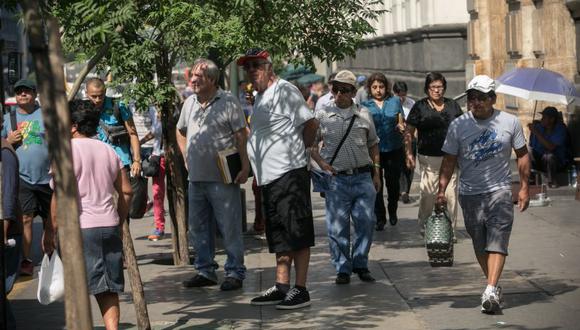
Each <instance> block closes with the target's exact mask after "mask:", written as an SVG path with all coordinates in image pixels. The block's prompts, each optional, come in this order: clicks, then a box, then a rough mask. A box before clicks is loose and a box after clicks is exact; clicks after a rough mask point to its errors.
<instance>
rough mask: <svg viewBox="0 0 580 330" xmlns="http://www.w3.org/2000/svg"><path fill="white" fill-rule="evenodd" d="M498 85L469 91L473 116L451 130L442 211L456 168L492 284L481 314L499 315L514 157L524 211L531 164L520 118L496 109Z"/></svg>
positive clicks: (470, 227) (476, 85) (480, 81)
mask: <svg viewBox="0 0 580 330" xmlns="http://www.w3.org/2000/svg"><path fill="white" fill-rule="evenodd" d="M494 89H495V83H494V80H493V79H491V78H490V77H488V76H484V75H481V76H476V77H475V78H473V80H471V82H470V83H469V85H468V89H467V106H468V109H469V112H467V113H465V114H463V115H462V116H460V117H458V118H456V119H455V120H454V121H452V122H451V124H450V125H449V129H448V131H447V137H446V139H445V142H444V144H443V149H442V150H443V152H444V153H445V155H444V156H443V162H442V164H441V171H440V175H439V191H438V192H437V201H436V207H437V208H438V209H442V208H444V207H445V206H446V204H447V199H446V197H445V190H446V188H447V185H448V184H449V181H450V179H451V175H452V174H453V170H454V168H455V166H456V165H457V164H458V165H459V169H460V173H459V203H460V205H461V208H462V209H463V218H464V220H465V228H466V229H467V232H468V233H469V235H470V236H471V239H472V241H473V247H474V250H475V256H476V257H477V261H478V262H479V265H480V266H481V269H482V271H483V273H484V275H485V277H486V279H487V287H486V288H485V291H484V292H483V294H482V296H481V311H482V312H483V313H494V312H496V311H498V310H500V308H501V302H502V296H501V291H502V289H501V286H499V285H498V282H499V278H500V276H501V272H502V270H503V266H504V264H505V259H506V256H507V255H508V245H509V239H510V235H511V230H512V223H513V219H514V211H513V208H514V206H513V203H512V190H511V171H510V156H511V151H512V149H514V150H515V153H516V156H517V166H518V172H519V175H520V182H521V188H520V191H519V193H518V208H519V210H520V212H523V211H524V210H525V209H526V208H527V207H528V204H529V190H528V176H529V171H530V160H529V157H528V150H527V147H526V141H525V139H524V134H523V131H522V126H521V124H520V122H519V121H518V119H517V117H515V116H513V115H511V114H509V113H507V112H504V111H499V110H496V109H494V108H493V105H494V104H495V101H496V95H495V92H494Z"/></svg>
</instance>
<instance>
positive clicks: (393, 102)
mask: <svg viewBox="0 0 580 330" xmlns="http://www.w3.org/2000/svg"><path fill="white" fill-rule="evenodd" d="M362 106H364V107H365V108H367V109H368V110H369V112H370V113H371V115H372V116H373V121H374V123H375V128H376V130H377V135H378V136H379V139H380V141H379V150H380V151H381V152H389V151H393V150H397V149H400V148H402V147H403V135H402V134H401V133H400V132H399V131H398V130H397V124H398V115H399V114H401V116H403V107H402V106H401V100H400V99H399V98H398V97H394V96H391V97H389V98H388V99H385V100H384V102H383V106H382V108H379V107H378V106H377V104H376V103H375V101H374V100H373V99H370V100H368V101H365V102H363V103H362Z"/></svg>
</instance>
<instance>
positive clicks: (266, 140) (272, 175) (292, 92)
mask: <svg viewBox="0 0 580 330" xmlns="http://www.w3.org/2000/svg"><path fill="white" fill-rule="evenodd" d="M253 110H254V113H253V115H252V120H251V122H250V125H251V134H250V138H249V140H248V156H249V158H250V163H251V164H252V170H253V171H254V175H255V176H256V180H257V182H258V185H259V186H263V185H265V184H268V183H270V182H272V181H274V180H276V179H278V178H279V177H281V176H282V175H284V174H285V173H287V172H288V171H291V170H293V169H297V168H300V167H304V166H306V164H307V162H308V159H307V157H306V148H305V146H304V139H303V136H302V133H303V130H304V126H303V125H304V123H305V122H307V121H308V120H310V119H312V118H314V113H313V112H312V111H311V110H310V109H308V106H307V105H306V102H305V101H304V97H302V94H301V93H300V91H299V90H298V88H297V87H296V86H294V85H292V84H291V83H289V82H287V81H286V80H283V79H278V80H276V81H275V82H274V83H273V84H272V85H271V86H270V87H268V89H266V90H265V91H264V92H263V93H258V95H256V101H255V103H254V109H253Z"/></svg>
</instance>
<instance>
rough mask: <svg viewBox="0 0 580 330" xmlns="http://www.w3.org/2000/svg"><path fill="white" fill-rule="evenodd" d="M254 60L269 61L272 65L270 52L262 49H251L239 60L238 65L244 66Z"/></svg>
mask: <svg viewBox="0 0 580 330" xmlns="http://www.w3.org/2000/svg"><path fill="white" fill-rule="evenodd" d="M253 59H263V60H266V61H268V62H269V63H272V60H271V59H270V53H268V51H266V50H264V49H262V48H251V49H248V51H247V52H246V54H244V56H242V57H240V58H239V59H238V61H237V64H238V65H240V66H242V65H244V64H246V62H247V61H249V60H253Z"/></svg>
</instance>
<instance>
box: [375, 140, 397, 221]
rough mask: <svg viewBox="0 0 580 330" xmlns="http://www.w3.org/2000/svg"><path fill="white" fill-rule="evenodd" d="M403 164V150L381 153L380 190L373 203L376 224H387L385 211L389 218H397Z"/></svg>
mask: <svg viewBox="0 0 580 330" xmlns="http://www.w3.org/2000/svg"><path fill="white" fill-rule="evenodd" d="M403 164H404V152H403V148H400V149H396V150H392V151H389V152H381V170H380V173H381V189H380V190H379V191H378V192H377V198H376V201H375V214H376V216H377V223H381V222H382V223H386V222H387V212H386V211H387V210H388V211H389V217H392V216H397V207H398V202H399V193H400V183H399V179H400V177H401V172H402V170H403ZM383 186H386V187H387V203H388V204H387V209H385V201H384V199H383V190H384V189H383Z"/></svg>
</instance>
